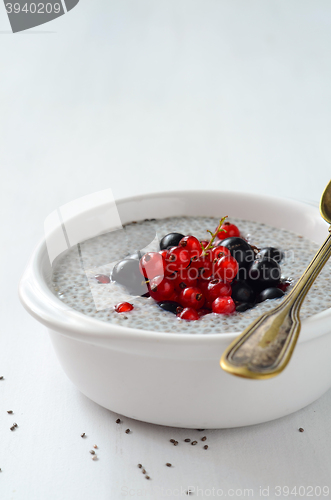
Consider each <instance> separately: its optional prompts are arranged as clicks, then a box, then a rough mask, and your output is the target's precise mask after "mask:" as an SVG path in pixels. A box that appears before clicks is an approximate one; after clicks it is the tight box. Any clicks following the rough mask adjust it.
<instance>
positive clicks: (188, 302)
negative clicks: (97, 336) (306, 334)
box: [112, 217, 289, 320]
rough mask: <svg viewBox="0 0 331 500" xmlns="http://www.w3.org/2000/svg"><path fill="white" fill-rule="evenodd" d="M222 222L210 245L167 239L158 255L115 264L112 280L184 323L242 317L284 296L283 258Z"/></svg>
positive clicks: (191, 238) (187, 239) (192, 239)
mask: <svg viewBox="0 0 331 500" xmlns="http://www.w3.org/2000/svg"><path fill="white" fill-rule="evenodd" d="M225 219H226V217H224V218H223V219H221V221H220V223H219V225H218V227H217V228H216V230H215V232H214V233H212V232H211V231H208V232H209V233H210V235H211V238H210V240H209V241H207V240H203V241H199V240H198V239H197V238H196V237H195V236H193V235H187V236H185V235H183V234H180V233H169V234H167V235H165V236H164V237H163V238H162V239H161V241H160V251H158V252H147V253H145V254H144V255H140V254H139V253H138V254H137V256H136V255H134V256H130V257H128V258H126V259H124V260H122V261H120V262H118V263H117V264H116V266H115V267H114V270H113V273H112V280H113V281H117V282H118V283H120V284H122V285H123V286H124V287H126V289H127V290H128V291H129V293H132V294H135V295H142V296H145V297H149V296H150V297H152V298H153V299H154V300H155V301H156V302H157V303H158V305H159V306H160V307H161V308H162V309H164V310H165V311H169V312H172V313H174V314H176V315H177V316H178V317H179V318H181V319H185V320H198V319H199V318H200V317H201V316H203V315H205V314H209V313H212V312H213V313H216V314H231V313H233V312H234V311H236V310H237V311H238V312H243V311H245V310H247V309H249V308H251V307H253V306H254V305H255V304H256V303H257V302H262V301H264V300H266V299H273V298H279V297H282V296H283V295H284V292H285V289H286V287H287V286H288V284H289V283H287V282H281V270H280V266H279V262H280V261H281V259H282V258H283V253H282V252H281V251H280V250H277V249H276V248H273V247H266V248H263V249H261V250H259V249H257V248H256V247H253V246H251V245H250V244H249V243H248V242H247V241H246V240H245V239H243V238H241V237H240V231H239V229H238V228H237V226H235V225H234V224H230V223H229V222H225ZM137 257H138V258H137ZM132 307H133V306H132ZM119 309H120V308H119V307H117V308H115V310H117V311H118V312H121V311H120V310H119Z"/></svg>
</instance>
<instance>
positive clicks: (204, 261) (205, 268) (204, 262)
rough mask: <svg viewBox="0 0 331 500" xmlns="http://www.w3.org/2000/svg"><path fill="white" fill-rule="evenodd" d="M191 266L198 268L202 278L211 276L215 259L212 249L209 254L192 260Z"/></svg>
mask: <svg viewBox="0 0 331 500" xmlns="http://www.w3.org/2000/svg"><path fill="white" fill-rule="evenodd" d="M190 267H191V268H193V269H197V270H198V271H199V276H201V277H202V278H204V279H206V278H210V276H211V275H212V273H213V261H212V253H211V251H208V252H207V255H204V256H201V257H199V258H198V259H197V260H194V261H192V262H191V265H190Z"/></svg>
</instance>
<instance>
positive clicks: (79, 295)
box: [49, 217, 331, 334]
mask: <svg viewBox="0 0 331 500" xmlns="http://www.w3.org/2000/svg"><path fill="white" fill-rule="evenodd" d="M228 220H229V221H230V222H232V223H234V224H236V225H237V226H238V228H239V229H240V231H241V235H242V236H243V237H245V238H247V239H248V241H249V243H251V244H252V245H256V246H257V247H259V248H262V247H267V246H273V247H276V248H279V249H281V250H283V251H284V252H285V254H286V257H285V259H284V260H283V261H282V262H281V263H280V266H281V269H282V276H284V277H286V278H291V279H292V280H293V284H295V283H296V281H297V280H298V278H299V277H300V276H301V274H302V272H303V271H304V270H305V268H306V267H307V265H308V264H309V262H310V261H311V259H312V258H313V256H314V255H315V253H316V251H317V250H318V248H319V246H318V245H317V244H315V243H312V242H311V241H309V240H307V239H306V238H303V237H302V236H299V235H297V234H295V233H293V232H290V231H286V230H283V229H276V228H273V227H271V226H268V225H266V224H261V223H258V222H251V221H246V220H242V219H236V218H231V217H229V218H228ZM218 223H219V220H218V219H216V218H213V217H169V218H165V219H158V220H146V221H139V222H133V223H130V224H127V225H126V226H125V227H124V229H123V230H121V231H116V232H110V233H107V234H104V235H101V236H97V237H95V238H92V239H90V240H87V241H85V242H84V243H81V244H80V245H78V246H77V245H76V246H74V247H72V248H71V249H70V250H68V251H67V252H65V253H63V254H62V255H61V256H60V257H59V258H58V259H57V261H56V262H55V265H53V274H52V276H51V281H50V283H49V286H50V288H51V290H52V291H53V293H54V294H55V295H56V296H57V297H58V298H59V300H61V301H63V302H64V303H65V304H67V305H68V306H69V307H72V308H73V309H75V310H76V311H79V312H81V313H83V314H86V315H88V316H92V317H93V318H96V319H99V320H101V321H106V322H109V323H112V324H114V325H121V326H125V327H129V328H138V329H143V330H152V331H158V332H169V333H187V334H196V333H200V334H213V333H222V332H240V331H242V330H243V329H244V328H245V327H247V326H248V325H249V324H250V323H251V322H252V321H253V319H255V318H256V317H258V316H259V315H260V314H261V313H262V312H264V311H267V310H269V309H271V308H273V307H275V306H276V304H277V303H279V301H280V300H282V299H275V300H267V301H265V302H262V303H260V304H257V305H256V306H255V307H254V308H252V309H249V310H248V311H245V312H243V313H238V312H235V313H233V314H231V315H222V314H214V313H211V314H208V315H205V316H203V317H201V318H200V319H199V320H198V321H185V320H180V319H178V318H177V317H176V316H175V315H174V314H172V313H170V312H166V311H164V310H162V309H161V308H160V307H159V306H158V305H157V303H156V302H155V301H154V300H153V299H152V298H144V297H133V296H130V295H128V294H127V293H125V292H124V290H123V289H122V288H121V287H120V286H119V285H117V284H116V283H112V282H110V283H105V284H102V283H99V282H98V280H97V279H96V278H95V275H97V274H103V275H107V276H109V275H110V274H111V271H112V268H113V267H114V265H115V264H116V262H117V261H119V260H121V259H123V258H124V257H125V256H127V255H128V254H130V253H133V251H134V250H139V249H146V251H147V250H148V251H158V250H159V247H158V240H160V239H161V238H162V237H163V236H164V235H166V234H168V233H170V232H178V233H182V234H184V235H188V234H192V235H194V236H196V237H197V238H199V239H209V237H208V233H207V232H206V230H207V229H210V230H211V231H214V230H215V228H216V227H217V225H218ZM156 236H157V238H156ZM153 240H154V241H153ZM330 278H331V266H330V264H329V263H328V264H326V266H325V268H324V269H323V270H322V272H321V274H320V276H319V277H318V279H317V280H316V282H315V284H314V285H313V286H312V288H311V290H310V291H309V293H308V295H307V298H306V300H305V302H304V304H303V306H302V309H301V319H305V318H307V317H309V316H312V315H314V314H316V313H318V312H321V311H323V310H325V309H328V308H329V307H331V292H330ZM291 286H293V285H291ZM289 289H290V288H289ZM289 289H288V290H289ZM123 301H127V302H130V303H131V304H133V305H134V309H133V310H132V311H130V312H128V313H120V314H119V313H117V312H115V311H114V309H113V308H114V305H115V304H117V303H119V302H123Z"/></svg>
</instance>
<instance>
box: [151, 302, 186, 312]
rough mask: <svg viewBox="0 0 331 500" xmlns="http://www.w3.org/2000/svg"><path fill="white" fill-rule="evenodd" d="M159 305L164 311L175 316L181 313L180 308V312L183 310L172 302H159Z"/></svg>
mask: <svg viewBox="0 0 331 500" xmlns="http://www.w3.org/2000/svg"><path fill="white" fill-rule="evenodd" d="M157 305H158V306H159V307H161V309H163V310H164V311H168V312H171V313H173V314H177V313H178V312H179V310H178V308H180V310H182V309H183V307H182V306H181V305H180V304H178V302H172V301H171V300H163V301H162V302H158V303H157Z"/></svg>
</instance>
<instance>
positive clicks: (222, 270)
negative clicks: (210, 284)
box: [214, 256, 239, 283]
mask: <svg viewBox="0 0 331 500" xmlns="http://www.w3.org/2000/svg"><path fill="white" fill-rule="evenodd" d="M238 270H239V265H238V262H237V261H236V259H234V258H233V257H229V256H225V257H221V258H220V259H218V260H217V261H216V263H215V264H214V277H215V278H218V279H220V280H222V281H224V282H229V283H231V281H233V280H234V278H235V277H236V275H237V273H238Z"/></svg>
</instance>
